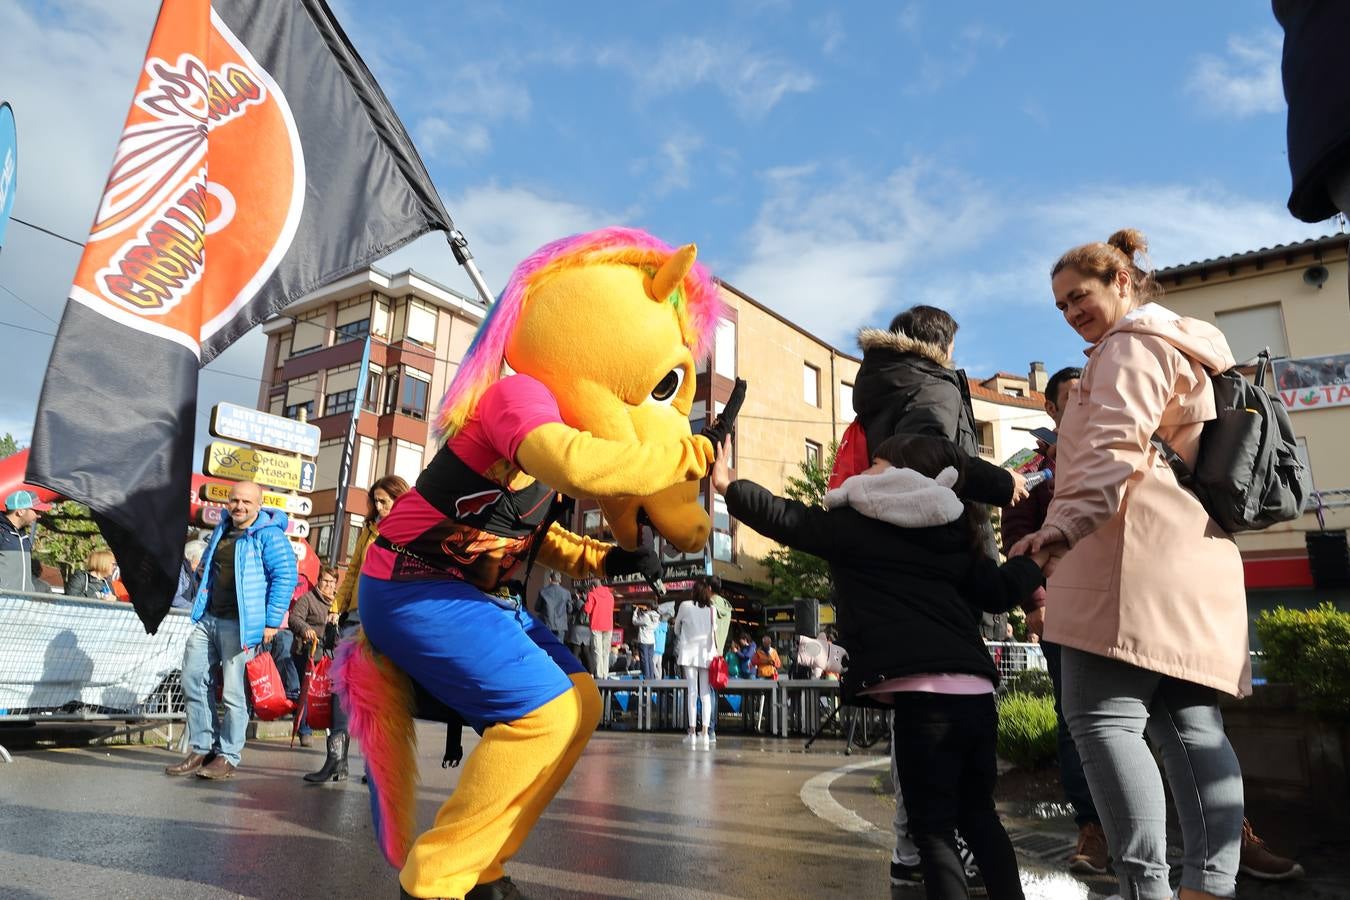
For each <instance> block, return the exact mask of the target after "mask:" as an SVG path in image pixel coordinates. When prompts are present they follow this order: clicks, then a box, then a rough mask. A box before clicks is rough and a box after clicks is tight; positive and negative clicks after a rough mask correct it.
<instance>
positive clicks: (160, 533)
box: [27, 0, 454, 634]
mask: <svg viewBox="0 0 1350 900" xmlns="http://www.w3.org/2000/svg"><path fill="white" fill-rule="evenodd" d="M453 228H454V225H453V223H452V222H451V220H450V216H449V214H447V213H446V211H445V208H444V207H443V206H442V205H441V202H440V199H439V198H438V197H437V195H436V190H435V188H434V187H433V186H432V184H431V178H430V177H429V176H428V175H427V171H426V168H425V166H423V164H422V160H421V159H420V158H419V157H418V155H417V151H416V150H415V149H414V148H413V145H412V141H411V140H410V139H409V137H408V134H407V132H406V131H405V129H404V127H403V124H402V123H401V122H400V121H399V120H398V117H397V116H396V115H395V114H394V111H393V109H392V108H391V106H390V104H389V101H388V100H387V99H386V98H385V96H384V94H383V92H381V90H380V88H379V85H377V84H376V83H375V79H374V77H373V76H372V75H371V74H370V71H369V70H368V69H367V68H366V66H365V63H364V62H362V60H361V58H360V56H358V55H357V53H356V51H355V49H353V47H352V45H351V43H350V42H349V41H348V40H347V36H346V35H345V34H344V33H343V31H342V28H341V27H340V26H339V25H338V23H337V21H336V19H335V18H334V17H333V14H332V12H331V11H330V10H329V9H328V6H327V4H326V3H324V2H323V0H213V2H212V0H172V2H165V3H164V4H163V5H162V7H161V8H160V13H159V19H158V21H157V22H156V24H155V31H154V34H153V35H152V37H151V39H150V48H149V50H148V51H147V52H146V57H145V65H144V66H143V68H142V69H141V75H140V81H139V83H138V84H137V86H136V94H135V97H134V99H133V101H132V105H131V111H130V112H129V113H128V115H127V121H126V126H125V128H124V129H123V132H122V139H121V141H120V142H119V143H118V146H117V152H116V155H115V157H114V160H113V165H112V171H111V172H110V173H109V175H108V183H107V186H106V188H105V189H104V193H103V200H102V202H101V203H100V205H99V209H98V213H97V215H96V216H95V220H94V224H93V226H92V227H91V228H90V234H89V241H88V243H87V244H86V247H85V252H84V256H83V258H82V259H81V261H80V266H79V269H78V271H77V273H76V276H75V283H74V284H73V285H72V287H71V290H70V298H69V300H68V302H67V303H66V309H65V314H64V315H63V317H62V319H61V327H60V330H59V331H58V333H57V336H56V343H55V346H54V347H53V349H52V355H51V360H50V362H49V363H48V366H47V376H46V380H45V382H44V383H43V387H42V397H41V399H40V401H39V403H38V411H37V421H36V423H35V425H34V430H33V441H32V449H31V452H30V455H29V463H28V473H27V478H28V480H29V481H31V482H33V483H35V484H40V485H43V486H45V487H48V488H51V489H52V490H55V491H59V492H60V493H62V494H64V495H65V496H67V497H69V498H71V499H73V500H78V501H79V502H81V503H84V504H86V505H88V506H89V507H90V508H91V510H92V511H93V514H94V518H95V520H96V521H97V522H98V525H99V528H100V530H102V532H103V535H104V537H105V538H107V540H108V543H109V545H110V546H111V548H112V551H113V553H114V555H115V556H116V557H117V561H118V563H119V565H120V566H121V569H122V578H123V581H124V583H125V584H126V586H127V589H128V591H129V592H130V593H131V597H132V602H133V603H134V604H135V607H136V611H137V613H138V614H139V615H140V617H141V621H142V622H144V623H145V627H146V629H147V630H148V631H149V632H151V633H152V634H153V633H154V631H155V630H156V628H158V626H159V623H160V622H161V621H162V620H163V618H164V615H165V614H166V612H167V611H168V609H169V605H170V602H171V600H172V598H173V594H174V591H175V589H176V585H177V577H178V571H179V565H180V560H181V559H182V553H183V539H184V534H185V533H186V528H187V524H188V498H189V490H190V480H191V472H192V462H193V460H192V443H193V432H194V427H195V424H196V418H197V403H196V396H197V373H198V370H199V368H200V367H201V366H203V365H205V364H206V363H207V362H209V361H210V360H211V359H212V358H214V357H215V356H217V355H218V354H219V353H220V352H221V351H222V350H224V349H225V348H226V347H228V346H229V345H230V344H231V343H232V342H233V341H234V340H235V339H237V338H238V337H240V336H241V335H243V334H244V333H245V332H247V331H248V330H249V329H250V328H252V327H253V326H254V325H256V324H257V323H259V322H261V321H262V320H264V319H266V318H267V317H268V316H270V315H272V314H274V313H276V312H277V311H278V310H280V309H282V308H284V307H285V306H287V305H289V304H290V303H292V302H294V301H295V300H297V299H299V298H300V297H302V296H303V295H305V294H306V293H308V292H310V291H313V290H315V289H316V288H319V287H321V286H323V285H324V284H326V283H328V282H330V281H333V280H335V279H338V278H341V277H342V276H344V275H346V274H348V273H350V272H353V271H356V270H358V269H361V268H363V267H365V266H367V265H369V264H370V263H371V262H373V261H374V260H376V259H378V258H380V257H381V256H384V255H386V254H388V253H390V252H391V251H393V250H395V249H397V248H398V247H400V246H402V245H404V244H406V243H407V242H409V241H411V240H413V239H414V238H416V237H418V236H420V235H422V234H425V233H427V232H428V231H433V230H441V231H447V232H449V231H452V230H453Z"/></svg>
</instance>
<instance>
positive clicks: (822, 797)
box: [801, 757, 894, 847]
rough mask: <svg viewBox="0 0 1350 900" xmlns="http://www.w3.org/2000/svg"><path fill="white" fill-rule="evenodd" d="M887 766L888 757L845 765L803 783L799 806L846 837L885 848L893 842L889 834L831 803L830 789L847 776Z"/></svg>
mask: <svg viewBox="0 0 1350 900" xmlns="http://www.w3.org/2000/svg"><path fill="white" fill-rule="evenodd" d="M890 764H891V761H890V759H889V758H888V757H882V758H880V759H862V760H858V761H857V762H851V763H845V764H844V765H842V766H840V767H839V768H837V769H831V770H830V771H828V772H821V773H820V774H819V775H816V776H814V777H812V778H809V779H807V781H806V784H804V785H802V791H801V798H802V803H804V804H806V808H807V809H809V810H811V812H813V813H815V814H816V815H817V816H818V817H820V818H822V819H824V820H825V821H826V822H829V823H830V824H831V825H833V826H834V827H835V828H838V829H840V830H841V831H847V832H848V833H849V834H857V835H861V836H862V837H864V838H866V839H867V840H868V841H871V842H872V843H874V844H877V845H878V846H881V847H889V846H891V844H892V843H893V842H894V838H892V837H891V833H890V832H889V831H882V830H881V829H880V828H878V827H877V826H875V825H873V824H872V823H871V822H869V821H867V820H866V819H864V818H863V817H862V816H860V815H858V814H857V813H855V812H854V811H853V810H851V809H848V808H846V807H845V806H844V805H843V804H841V803H840V802H839V801H838V800H836V799H834V797H833V796H831V795H830V785H832V784H834V783H835V782H836V781H837V780H839V779H840V778H842V777H843V776H845V775H847V774H849V773H850V772H857V771H858V770H860V769H880V768H881V767H882V766H889V765H890Z"/></svg>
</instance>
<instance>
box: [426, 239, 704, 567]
mask: <svg viewBox="0 0 1350 900" xmlns="http://www.w3.org/2000/svg"><path fill="white" fill-rule="evenodd" d="M695 255H696V249H695V247H694V246H693V245H692V244H689V245H686V246H684V247H680V248H679V249H674V248H671V247H669V246H667V245H666V244H664V243H662V242H661V241H659V240H657V239H656V238H654V237H652V236H651V235H649V234H647V233H645V232H642V231H638V230H635V229H631V228H604V229H601V230H599V231H593V232H590V233H588V234H582V235H577V236H575V237H570V238H565V239H563V240H560V241H555V242H554V243H551V244H548V245H547V246H545V247H543V248H541V249H540V250H539V251H537V252H536V253H535V254H534V255H532V256H531V257H530V258H529V259H527V260H525V261H524V262H523V263H521V264H520V265H519V266H518V267H517V268H516V270H515V272H513V273H512V275H511V279H510V281H509V282H508V283H507V286H506V290H505V291H503V292H502V295H501V297H500V298H499V299H498V301H497V303H496V304H495V305H494V306H493V307H492V309H491V310H490V311H489V312H488V316H487V318H486V319H485V320H484V322H483V325H482V327H481V328H480V329H479V331H478V334H477V335H476V336H475V338H474V341H473V343H472V344H471V345H470V347H469V350H468V353H467V354H466V355H465V358H464V360H463V362H462V363H461V365H460V369H459V372H458V373H457V374H456V376H455V379H454V381H453V382H452V383H451V385H450V389H449V391H448V392H447V393H446V396H445V400H444V402H443V403H442V406H441V414H440V422H439V424H440V430H441V433H442V436H443V437H444V438H448V437H450V436H452V435H453V434H455V433H456V432H457V431H458V430H459V429H460V428H462V427H463V425H464V423H465V422H466V421H467V420H468V418H469V415H470V414H471V413H472V411H473V409H474V408H475V407H476V406H477V404H478V400H479V398H481V397H482V395H483V391H485V390H486V389H487V387H488V386H489V385H491V384H492V383H493V382H494V381H496V380H497V379H498V378H500V377H502V374H503V371H504V368H505V367H509V368H510V369H511V370H513V371H515V372H519V373H521V374H524V375H529V376H531V377H533V378H536V379H538V380H539V381H541V382H543V383H544V384H545V385H547V386H548V387H549V389H550V390H551V391H552V392H553V395H554V396H555V397H556V398H557V400H558V407H559V409H560V410H561V412H562V416H563V420H564V421H565V422H566V423H567V424H568V425H570V426H572V427H573V428H576V429H578V430H580V431H588V432H590V433H591V434H593V435H595V436H596V437H600V438H606V439H610V440H624V441H634V440H636V441H639V442H645V443H655V444H668V443H673V442H675V441H678V440H679V439H680V438H681V437H684V436H688V435H689V433H690V429H689V414H690V409H691V407H692V405H693V399H694V362H695V360H696V359H699V358H702V357H704V356H706V354H707V352H708V349H709V347H710V346H711V342H712V336H713V333H714V330H715V328H716V325H717V319H718V315H719V313H720V312H721V308H722V302H721V299H720V297H719V296H718V293H717V287H716V285H715V284H714V283H713V280H712V277H711V276H710V275H709V274H708V272H707V270H706V269H705V268H704V267H703V266H701V265H699V264H698V263H697V262H696V261H695ZM598 499H599V501H600V506H601V509H603V510H604V513H605V518H606V520H607V521H608V522H609V526H610V528H611V529H612V530H613V532H614V536H615V539H616V540H617V541H618V543H619V544H621V545H622V546H624V547H629V548H631V547H634V546H636V545H637V543H638V539H639V534H640V531H639V529H640V522H641V520H642V515H643V514H644V513H645V517H646V518H647V519H649V520H650V522H651V524H652V525H653V527H655V529H656V530H657V531H658V532H660V533H661V535H662V536H663V537H664V538H666V540H668V541H670V542H671V543H672V544H674V545H675V546H677V547H679V548H680V549H681V550H684V551H693V550H696V549H698V548H700V547H702V546H703V545H704V543H705V542H706V541H707V539H708V532H709V530H710V527H711V526H710V523H709V521H708V515H707V513H706V511H705V510H704V509H703V507H702V505H701V504H700V503H699V500H698V484H696V483H694V482H686V483H682V484H677V485H674V486H672V487H670V488H667V489H666V490H664V491H662V492H660V493H659V494H655V495H652V496H650V497H601V498H598Z"/></svg>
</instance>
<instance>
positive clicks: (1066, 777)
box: [1002, 366, 1109, 875]
mask: <svg viewBox="0 0 1350 900" xmlns="http://www.w3.org/2000/svg"><path fill="white" fill-rule="evenodd" d="M1082 377H1083V370H1082V369H1080V368H1078V367H1076V366H1069V367H1068V368H1064V369H1060V370H1059V371H1058V372H1056V373H1055V374H1054V375H1051V376H1050V380H1049V382H1047V383H1046V385H1045V411H1046V413H1048V414H1049V416H1050V418H1051V419H1053V420H1054V422H1055V428H1059V423H1060V422H1061V421H1062V420H1063V418H1064V410H1065V409H1066V408H1067V404H1068V402H1069V398H1070V397H1071V396H1072V395H1073V392H1074V391H1075V390H1077V388H1078V381H1079V379H1081V378H1082ZM1055 447H1056V445H1055V444H1041V446H1040V448H1039V449H1040V453H1041V457H1042V460H1041V464H1040V466H1039V467H1038V468H1039V469H1040V470H1042V471H1044V470H1049V471H1052V472H1053V471H1054V468H1055ZM1054 496H1055V482H1054V481H1053V480H1047V481H1042V482H1041V483H1040V484H1038V485H1036V486H1035V487H1034V488H1032V489H1031V496H1030V497H1028V498H1027V499H1026V500H1024V501H1023V502H1021V503H1019V504H1017V505H1016V506H1009V507H1005V508H1004V510H1003V529H1002V530H1003V552H1004V553H1007V552H1008V551H1009V550H1011V549H1012V546H1013V544H1016V543H1017V542H1018V541H1020V540H1021V539H1022V538H1024V537H1026V536H1027V535H1029V534H1031V533H1033V532H1035V531H1037V530H1038V529H1039V528H1040V527H1041V525H1043V524H1045V514H1046V513H1047V512H1048V511H1049V509H1050V501H1051V500H1053V499H1054ZM1029 631H1030V635H1029V636H1030V637H1032V638H1033V639H1035V637H1036V631H1035V630H1034V629H1029ZM1041 652H1042V653H1044V654H1045V665H1046V669H1047V670H1048V671H1049V673H1050V682H1051V684H1052V685H1053V686H1054V695H1055V717H1056V719H1057V720H1058V728H1059V781H1060V784H1061V785H1063V787H1064V795H1065V797H1066V799H1068V801H1069V805H1070V806H1072V807H1073V812H1074V821H1075V822H1076V823H1077V824H1078V845H1077V847H1075V848H1074V851H1073V853H1071V854H1070V855H1069V871H1071V872H1078V873H1080V874H1084V875H1104V874H1106V868H1107V864H1108V862H1109V857H1108V855H1107V852H1106V833H1105V832H1104V831H1102V821H1101V817H1100V816H1098V815H1097V807H1096V806H1094V805H1093V803H1092V792H1091V791H1090V790H1088V783H1087V776H1085V775H1084V774H1083V761H1082V760H1081V759H1080V758H1079V756H1078V748H1077V747H1076V746H1075V745H1074V742H1073V735H1072V734H1070V733H1069V725H1068V723H1067V722H1065V721H1064V705H1063V698H1064V680H1063V678H1062V677H1061V675H1060V646H1059V644H1056V643H1055V642H1053V641H1044V642H1042V643H1041Z"/></svg>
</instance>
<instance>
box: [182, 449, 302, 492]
mask: <svg viewBox="0 0 1350 900" xmlns="http://www.w3.org/2000/svg"><path fill="white" fill-rule="evenodd" d="M202 473H203V474H205V475H216V476H219V477H220V478H229V479H232V480H234V481H256V482H258V483H259V484H265V485H269V486H270V487H274V488H281V489H282V490H284V491H300V492H301V493H304V494H308V493H309V492H310V491H312V490H314V463H312V462H310V461H308V460H303V461H302V460H299V459H296V458H295V457H294V456H286V455H284V454H281V453H271V452H269V451H267V450H254V449H252V448H250V447H237V446H235V445H234V444H227V443H225V442H224V441H212V442H211V443H210V444H208V445H207V447H206V458H205V460H203V462H202Z"/></svg>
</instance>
